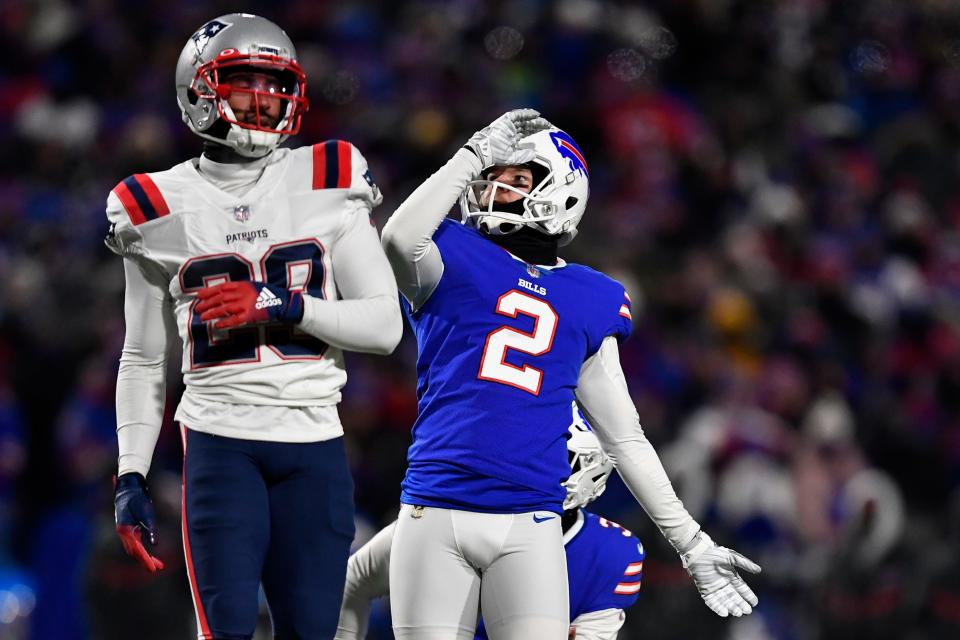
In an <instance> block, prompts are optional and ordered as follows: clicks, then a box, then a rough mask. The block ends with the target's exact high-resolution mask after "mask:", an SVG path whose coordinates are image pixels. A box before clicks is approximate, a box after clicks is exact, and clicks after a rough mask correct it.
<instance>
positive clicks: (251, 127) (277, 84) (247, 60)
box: [190, 50, 308, 157]
mask: <svg viewBox="0 0 960 640" xmlns="http://www.w3.org/2000/svg"><path fill="white" fill-rule="evenodd" d="M244 74H251V75H252V74H262V75H267V76H271V77H272V78H274V81H273V82H267V83H265V84H266V85H268V86H263V87H262V88H257V87H254V86H246V85H248V84H250V83H245V82H241V81H237V82H233V83H231V81H230V80H231V78H235V77H237V76H242V75H244ZM190 91H191V92H192V93H193V94H194V96H195V97H196V99H198V100H209V101H212V102H213V103H214V104H215V105H216V110H217V116H218V118H217V119H218V120H221V121H223V122H224V123H226V124H228V125H229V130H228V131H227V133H226V138H225V142H226V143H227V144H228V145H229V146H231V147H233V148H234V149H236V150H237V152H238V153H240V154H241V155H246V156H251V157H259V156H262V155H265V153H267V152H269V151H271V150H273V149H274V148H275V147H276V146H277V145H278V144H279V143H280V142H281V141H282V140H283V139H284V138H285V137H286V136H289V135H294V134H296V133H297V132H298V131H299V130H300V119H301V117H302V115H303V113H304V112H305V111H306V110H307V108H308V102H307V99H306V97H305V95H304V94H305V93H306V76H305V74H304V73H303V70H302V69H301V68H300V66H299V65H298V64H297V63H296V62H295V61H292V60H287V59H285V58H281V57H279V56H275V55H271V54H254V55H241V54H239V53H237V52H236V51H231V50H227V51H224V52H221V53H220V55H218V56H217V57H216V58H214V59H213V60H211V61H210V62H208V63H206V64H204V65H201V66H200V67H199V68H198V69H197V72H196V75H195V76H194V80H193V83H192V84H191V86H190ZM237 95H241V96H244V95H245V96H247V99H248V100H249V104H250V107H251V110H252V111H253V121H252V122H251V121H249V120H241V119H240V118H238V117H237V114H236V113H235V111H234V108H233V107H232V106H231V105H230V99H231V97H234V98H235V97H236V96H237ZM270 100H279V101H280V105H279V106H280V110H279V111H280V113H279V116H278V118H277V122H276V124H272V123H271V122H270V121H269V114H268V113H266V112H265V109H266V107H265V106H264V105H265V103H266V102H267V101H270Z"/></svg>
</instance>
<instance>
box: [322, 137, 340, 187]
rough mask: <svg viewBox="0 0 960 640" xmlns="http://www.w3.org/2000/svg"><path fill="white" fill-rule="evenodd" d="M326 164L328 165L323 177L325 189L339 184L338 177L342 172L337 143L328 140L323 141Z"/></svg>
mask: <svg viewBox="0 0 960 640" xmlns="http://www.w3.org/2000/svg"><path fill="white" fill-rule="evenodd" d="M323 153H324V156H325V158H324V164H325V165H326V167H327V171H326V174H325V176H324V179H323V188H324V189H333V188H334V187H336V186H337V179H338V178H339V174H340V159H339V158H338V157H337V143H336V142H334V141H328V142H324V143H323Z"/></svg>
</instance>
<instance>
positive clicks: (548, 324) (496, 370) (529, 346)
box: [477, 289, 557, 396]
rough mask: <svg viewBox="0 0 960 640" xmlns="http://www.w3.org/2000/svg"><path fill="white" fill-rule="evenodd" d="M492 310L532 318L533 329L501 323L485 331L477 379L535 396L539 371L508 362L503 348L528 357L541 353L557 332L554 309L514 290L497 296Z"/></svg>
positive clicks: (511, 315) (541, 376)
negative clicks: (515, 327) (521, 390)
mask: <svg viewBox="0 0 960 640" xmlns="http://www.w3.org/2000/svg"><path fill="white" fill-rule="evenodd" d="M495 310H496V312H497V313H499V314H500V315H504V316H508V317H510V318H516V317H517V315H518V314H523V315H525V316H529V317H531V318H533V331H532V332H530V333H526V332H525V331H520V330H519V329H514V328H513V327H508V326H506V325H504V326H502V327H499V328H497V329H494V330H493V331H491V332H490V333H488V334H487V341H486V344H484V346H483V355H482V356H481V357H480V372H479V373H478V374H477V378H479V379H480V380H489V381H490V382H499V383H500V384H505V385H509V386H511V387H516V388H517V389H523V390H524V391H527V392H529V393H532V394H533V395H535V396H536V395H540V386H541V385H542V384H543V371H542V370H540V369H537V368H535V367H531V366H530V365H527V364H525V365H523V366H522V367H516V366H514V365H512V364H508V363H507V362H506V358H507V349H514V350H516V351H519V352H520V353H526V354H529V355H531V356H542V355H543V354H545V353H547V352H548V351H550V348H551V347H552V346H553V337H554V335H556V332H557V312H556V311H554V309H553V307H551V306H550V303H549V302H547V301H546V300H541V299H539V298H534V297H533V296H531V295H527V294H526V293H521V292H520V291H517V290H516V289H513V290H511V291H508V292H507V293H505V294H503V295H502V296H500V298H499V299H498V300H497V307H496V309H495Z"/></svg>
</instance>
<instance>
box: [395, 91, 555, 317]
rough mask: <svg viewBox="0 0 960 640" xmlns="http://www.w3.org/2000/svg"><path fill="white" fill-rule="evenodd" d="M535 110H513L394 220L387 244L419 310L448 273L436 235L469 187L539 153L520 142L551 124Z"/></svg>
mask: <svg viewBox="0 0 960 640" xmlns="http://www.w3.org/2000/svg"><path fill="white" fill-rule="evenodd" d="M539 115H540V114H539V113H537V112H536V111H534V110H533V109H517V110H514V111H509V112H507V113H505V114H504V115H502V116H500V117H499V118H497V119H496V120H494V121H493V122H492V123H491V124H490V126H488V127H485V128H484V129H482V130H480V131H478V132H476V133H475V134H473V136H472V137H471V138H470V140H468V141H467V144H466V145H464V146H463V148H462V149H460V150H459V151H457V152H456V153H455V154H454V155H453V157H452V158H450V160H449V161H448V162H447V164H445V165H444V166H443V167H441V168H440V170H438V171H437V172H436V173H434V174H433V175H432V176H430V177H429V178H427V179H426V180H425V181H424V182H423V184H421V185H420V186H419V187H417V189H416V190H415V191H414V192H413V193H411V194H410V196H409V197H408V198H407V199H406V200H405V201H404V202H403V204H401V205H400V207H399V208H397V210H396V211H395V212H394V213H393V215H392V216H390V219H389V220H388V221H387V224H386V226H384V228H383V235H382V238H381V241H382V242H383V248H384V249H385V250H386V253H387V259H388V260H389V261H390V266H391V267H392V268H393V272H394V274H395V275H396V277H397V286H399V288H400V292H401V293H402V294H403V295H404V297H405V298H406V299H407V301H408V302H410V305H411V306H412V307H413V308H414V309H418V308H419V307H420V306H422V305H423V303H424V302H426V301H427V299H428V298H429V297H430V294H431V293H433V290H434V289H435V288H436V286H437V284H438V283H439V282H440V277H441V276H442V275H443V259H442V258H441V257H440V252H439V251H438V250H437V247H436V245H435V244H434V243H433V240H432V239H431V238H433V234H434V233H435V232H436V230H437V227H439V226H440V223H441V222H443V219H444V218H446V217H447V214H448V213H450V208H451V207H453V205H454V204H456V202H457V199H458V198H459V197H460V194H461V193H463V190H464V189H465V188H466V186H467V183H468V182H470V181H471V180H474V179H476V178H477V176H478V175H479V174H480V172H481V171H482V170H483V169H485V168H487V167H490V166H494V165H509V164H523V163H524V162H529V161H530V160H532V159H533V151H532V150H528V149H520V148H519V147H518V144H519V139H520V138H521V137H523V136H524V135H527V134H528V133H531V132H532V131H535V130H537V127H545V126H548V123H547V122H546V121H545V120H543V119H542V118H540V117H539Z"/></svg>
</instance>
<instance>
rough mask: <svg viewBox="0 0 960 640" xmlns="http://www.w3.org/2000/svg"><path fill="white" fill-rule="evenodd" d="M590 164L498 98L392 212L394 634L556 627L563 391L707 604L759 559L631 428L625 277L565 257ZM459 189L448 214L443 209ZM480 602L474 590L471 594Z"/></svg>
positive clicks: (735, 595)
mask: <svg viewBox="0 0 960 640" xmlns="http://www.w3.org/2000/svg"><path fill="white" fill-rule="evenodd" d="M588 182H589V169H588V166H587V162H586V160H585V158H584V155H583V153H582V151H581V150H580V148H579V146H578V145H577V144H576V142H575V141H574V140H573V138H571V137H570V136H569V135H568V134H567V133H565V132H564V131H562V130H560V129H558V128H556V127H554V126H553V125H551V124H550V123H549V122H547V121H546V120H544V119H543V118H540V117H539V114H538V113H537V112H536V111H533V110H529V109H521V110H516V111H511V112H509V113H506V114H504V115H503V116H501V117H500V118H498V119H497V120H495V121H494V122H493V123H492V124H491V125H490V126H488V127H486V128H484V129H483V130H481V131H478V132H477V133H475V134H474V135H473V136H472V137H471V138H470V139H469V141H468V142H467V144H466V145H465V146H464V147H463V148H462V149H460V150H459V151H458V152H457V153H456V154H455V155H454V156H453V157H452V158H451V159H450V160H449V161H448V162H447V164H446V165H444V166H443V167H442V168H441V169H440V170H438V171H437V172H436V173H435V174H433V175H432V176H431V177H429V178H428V179H427V180H426V181H425V182H424V183H423V184H422V185H420V187H418V188H417V189H416V190H415V191H414V192H413V193H412V194H411V195H410V196H409V197H408V198H407V199H406V201H405V202H404V203H403V204H402V205H401V206H400V207H399V208H398V209H397V211H396V212H394V214H393V215H392V216H391V218H390V220H389V221H388V222H387V225H386V226H385V227H384V230H383V237H382V241H383V244H384V248H385V249H386V251H387V257H388V259H389V260H390V264H391V266H392V267H393V270H394V273H395V274H396V276H397V282H398V284H399V286H400V291H401V293H402V294H403V298H404V299H405V303H406V309H407V315H408V319H409V321H410V323H411V325H412V327H413V328H414V332H415V334H416V337H417V343H418V347H419V354H418V362H417V372H418V389H417V392H418V398H419V415H418V418H417V421H416V423H415V424H414V427H413V444H412V445H411V447H410V449H409V452H408V456H407V457H408V468H407V473H406V476H405V478H404V480H403V483H402V493H401V503H402V506H401V511H400V518H399V520H398V523H397V526H396V531H395V532H394V538H393V545H392V552H391V556H390V592H391V593H392V594H393V597H392V598H391V612H392V618H393V626H394V633H395V634H396V636H397V637H398V638H422V637H430V638H451V639H452V638H469V637H471V636H472V635H473V630H474V628H475V626H476V617H477V610H478V608H479V609H481V610H482V614H483V619H484V621H485V623H486V627H487V630H488V631H489V633H490V636H491V637H492V638H495V639H496V640H504V639H506V640H514V639H516V640H519V639H521V638H534V637H535V638H546V639H551V638H555V639H557V640H559V639H561V638H565V637H566V633H567V624H568V620H569V615H568V592H567V587H566V580H567V572H566V567H565V558H564V554H563V543H562V538H563V531H562V527H561V518H560V517H559V515H560V514H562V512H563V509H562V503H563V491H562V488H561V487H560V482H561V480H562V479H563V478H564V477H566V475H567V472H568V468H567V466H566V464H565V455H564V454H565V445H564V437H565V432H566V428H565V427H563V426H560V425H566V424H568V421H567V419H566V416H567V415H568V414H567V412H568V411H569V407H570V403H571V401H573V400H576V401H577V403H578V405H579V406H580V408H581V410H582V411H583V414H584V416H585V417H586V418H587V419H588V420H589V421H590V424H591V425H592V426H593V428H594V430H595V432H596V434H597V436H598V438H599V439H600V442H601V444H602V445H603V449H604V451H606V453H607V455H609V456H610V458H611V460H612V461H613V462H614V464H615V465H616V467H617V470H618V471H619V473H620V475H621V476H622V477H623V479H624V481H625V483H626V484H627V486H628V487H629V488H630V490H631V492H632V493H633V494H634V496H635V497H636V498H637V500H638V501H639V502H640V504H641V505H642V506H643V508H644V509H645V510H646V512H647V513H648V514H649V515H650V517H651V518H652V519H653V520H654V522H655V523H656V524H657V525H658V527H659V528H660V530H661V531H662V533H663V534H664V536H665V537H666V538H667V539H668V540H669V541H670V543H671V544H672V545H673V546H674V548H675V549H676V550H677V551H678V552H679V553H680V554H681V556H682V558H683V564H684V566H685V567H686V568H687V570H688V571H689V573H690V575H691V576H692V578H693V581H694V583H695V584H696V586H697V588H698V589H699V591H700V594H701V596H702V597H703V599H704V601H705V602H706V604H707V606H709V607H710V608H711V609H712V610H713V611H715V612H716V613H717V614H719V615H721V616H727V615H731V614H732V615H735V616H740V615H744V614H749V613H750V612H751V611H752V607H753V606H754V605H755V604H756V603H757V598H756V596H755V595H754V593H753V592H752V590H751V589H750V587H749V586H747V584H746V583H745V582H744V581H743V579H742V578H741V577H740V574H739V571H740V570H743V571H749V572H757V571H759V570H760V567H759V566H757V565H756V564H754V563H753V562H751V561H750V560H748V559H747V558H745V557H743V556H742V555H740V554H738V553H736V552H734V551H731V550H730V549H726V548H724V547H721V546H718V545H717V544H715V543H714V542H713V541H712V540H711V539H710V537H709V536H708V535H707V534H706V533H704V532H703V531H701V529H700V526H699V525H698V524H697V523H696V522H695V521H694V520H693V518H692V517H691V516H690V515H689V513H687V511H686V509H685V508H684V507H683V504H682V503H681V502H680V500H679V499H678V498H677V496H676V494H675V492H674V490H673V487H672V486H671V484H670V480H669V478H668V477H667V475H666V473H665V472H664V469H663V466H662V465H661V463H660V460H659V457H658V456H657V454H656V452H655V451H654V449H653V447H652V446H651V444H650V442H649V441H648V440H647V438H646V437H645V436H644V433H643V430H642V428H641V427H640V422H639V417H638V416H637V412H636V409H635V408H634V406H633V402H632V401H631V398H630V393H629V391H628V389H627V386H626V382H625V380H624V376H623V373H622V371H621V368H620V363H619V352H618V346H617V343H618V341H619V340H622V339H624V338H626V337H627V335H629V333H630V330H631V308H630V299H629V297H628V296H627V295H626V293H625V291H624V288H623V286H622V285H621V284H620V283H618V282H616V281H615V280H613V279H611V278H608V277H607V276H605V275H603V274H601V273H599V272H597V271H594V270H593V269H590V268H588V267H584V266H581V265H577V264H571V263H567V262H565V261H564V260H562V259H561V258H559V256H558V251H559V247H560V246H561V245H563V244H566V243H567V242H569V241H570V240H571V239H572V238H573V237H574V236H575V234H576V232H577V224H578V223H579V221H580V218H581V217H582V216H583V213H584V210H585V208H586V204H587V196H588ZM458 200H459V201H460V203H461V211H462V215H463V219H462V224H458V223H456V222H454V221H452V220H447V219H446V216H447V212H448V211H449V210H450V207H451V206H452V205H453V204H454V203H456V202H457V201H458ZM478 605H479V607H478Z"/></svg>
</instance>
